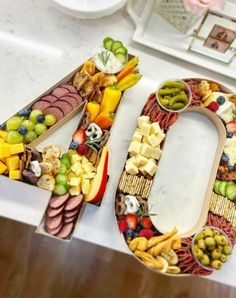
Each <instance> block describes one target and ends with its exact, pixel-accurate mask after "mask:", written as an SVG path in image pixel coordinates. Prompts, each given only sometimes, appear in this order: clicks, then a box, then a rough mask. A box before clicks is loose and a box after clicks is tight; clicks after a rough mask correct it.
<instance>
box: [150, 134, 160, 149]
mask: <svg viewBox="0 0 236 298" xmlns="http://www.w3.org/2000/svg"><path fill="white" fill-rule="evenodd" d="M147 140H148V142H149V144H150V145H151V146H152V147H156V146H158V145H159V139H158V138H157V137H156V136H155V135H154V134H153V135H150V136H148V137H147Z"/></svg>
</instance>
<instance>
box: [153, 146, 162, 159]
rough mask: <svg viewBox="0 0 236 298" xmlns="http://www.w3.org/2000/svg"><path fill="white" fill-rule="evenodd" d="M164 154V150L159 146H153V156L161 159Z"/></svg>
mask: <svg viewBox="0 0 236 298" xmlns="http://www.w3.org/2000/svg"><path fill="white" fill-rule="evenodd" d="M161 154H162V150H161V149H160V148H159V147H155V148H152V152H151V157H152V158H154V159H156V160H159V159H160V157H161Z"/></svg>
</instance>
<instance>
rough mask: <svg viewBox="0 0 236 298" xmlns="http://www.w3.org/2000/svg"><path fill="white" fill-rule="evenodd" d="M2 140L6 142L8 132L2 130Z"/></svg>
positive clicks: (0, 135)
mask: <svg viewBox="0 0 236 298" xmlns="http://www.w3.org/2000/svg"><path fill="white" fill-rule="evenodd" d="M0 138H2V139H3V140H6V138H7V131H5V130H0Z"/></svg>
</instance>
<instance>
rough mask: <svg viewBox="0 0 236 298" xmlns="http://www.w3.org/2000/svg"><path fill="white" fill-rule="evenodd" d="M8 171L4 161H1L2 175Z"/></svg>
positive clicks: (0, 169) (0, 171) (0, 172)
mask: <svg viewBox="0 0 236 298" xmlns="http://www.w3.org/2000/svg"><path fill="white" fill-rule="evenodd" d="M6 169H7V166H6V165H5V164H4V163H3V162H2V161H0V174H2V173H4V172H5V171H6Z"/></svg>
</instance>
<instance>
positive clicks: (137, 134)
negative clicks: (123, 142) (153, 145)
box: [132, 130, 143, 143]
mask: <svg viewBox="0 0 236 298" xmlns="http://www.w3.org/2000/svg"><path fill="white" fill-rule="evenodd" d="M142 137H143V136H142V135H141V133H140V132H139V131H137V130H136V131H135V133H134V135H133V137H132V141H134V142H138V143H141V142H142Z"/></svg>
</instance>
